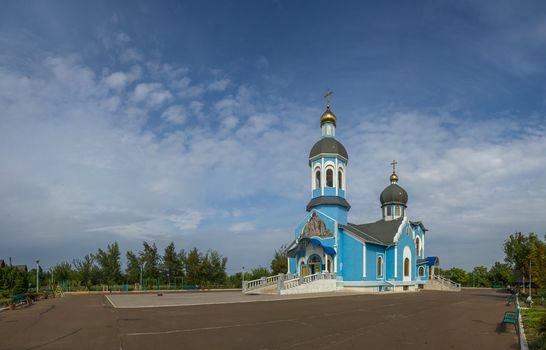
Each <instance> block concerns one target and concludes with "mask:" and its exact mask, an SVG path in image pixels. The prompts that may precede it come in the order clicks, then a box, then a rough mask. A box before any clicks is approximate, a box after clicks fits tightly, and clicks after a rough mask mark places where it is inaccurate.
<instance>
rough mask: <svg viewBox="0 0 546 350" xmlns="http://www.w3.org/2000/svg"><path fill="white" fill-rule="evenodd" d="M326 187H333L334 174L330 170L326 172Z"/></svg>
mask: <svg viewBox="0 0 546 350" xmlns="http://www.w3.org/2000/svg"><path fill="white" fill-rule="evenodd" d="M326 187H334V172H333V170H332V169H328V170H326Z"/></svg>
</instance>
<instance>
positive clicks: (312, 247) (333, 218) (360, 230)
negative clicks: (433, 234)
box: [288, 101, 437, 291]
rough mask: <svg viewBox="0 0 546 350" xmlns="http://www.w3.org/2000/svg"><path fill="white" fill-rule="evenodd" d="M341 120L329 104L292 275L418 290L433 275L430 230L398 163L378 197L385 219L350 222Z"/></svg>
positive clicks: (291, 258)
mask: <svg viewBox="0 0 546 350" xmlns="http://www.w3.org/2000/svg"><path fill="white" fill-rule="evenodd" d="M336 122H337V118H336V116H335V114H334V113H333V112H332V111H331V109H330V103H329V101H328V102H327V106H326V111H325V112H324V113H323V114H322V116H321V118H320V126H321V131H322V137H321V139H320V140H319V141H318V142H316V143H315V144H314V145H313V147H312V148H311V152H310V153H309V167H310V169H311V174H310V175H311V176H310V182H311V193H312V195H311V200H310V201H309V203H308V204H307V212H308V214H307V215H306V217H305V218H304V220H303V221H302V222H301V223H300V224H299V225H298V226H297V227H296V230H295V239H294V241H293V242H292V243H291V244H290V245H289V247H288V272H289V273H290V274H296V275H299V276H303V277H305V276H309V275H313V274H317V273H320V272H330V273H335V276H336V286H337V289H342V288H343V289H347V288H349V289H358V290H360V291H382V290H417V289H419V288H422V287H423V285H424V284H426V283H427V282H428V279H429V278H430V276H431V275H432V274H433V273H434V267H433V266H434V264H435V262H434V261H437V258H435V259H429V263H427V259H426V258H425V248H426V235H427V229H426V228H425V226H424V225H423V223H421V222H420V221H412V220H411V219H410V218H409V216H408V193H407V192H406V191H405V190H404V189H403V188H402V187H401V186H400V185H399V184H398V180H399V179H398V175H397V174H396V164H397V163H396V162H395V161H393V163H391V164H392V167H393V171H392V174H391V175H390V183H389V184H388V185H387V187H386V188H385V189H384V190H383V191H382V192H381V195H380V196H379V200H380V204H381V205H380V207H381V215H380V219H379V220H377V221H375V222H370V223H362V224H357V223H352V222H349V218H348V214H349V210H350V209H351V206H350V204H349V202H348V201H347V178H346V174H347V167H348V164H349V155H348V153H347V150H346V149H345V147H344V146H343V144H341V143H340V142H339V141H338V140H337V139H336Z"/></svg>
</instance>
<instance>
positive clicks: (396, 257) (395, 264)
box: [394, 245, 398, 278]
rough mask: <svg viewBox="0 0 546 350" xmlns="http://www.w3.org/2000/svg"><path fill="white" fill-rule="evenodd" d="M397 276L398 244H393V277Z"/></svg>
mask: <svg viewBox="0 0 546 350" xmlns="http://www.w3.org/2000/svg"><path fill="white" fill-rule="evenodd" d="M397 277H398V245H395V246H394V278H397Z"/></svg>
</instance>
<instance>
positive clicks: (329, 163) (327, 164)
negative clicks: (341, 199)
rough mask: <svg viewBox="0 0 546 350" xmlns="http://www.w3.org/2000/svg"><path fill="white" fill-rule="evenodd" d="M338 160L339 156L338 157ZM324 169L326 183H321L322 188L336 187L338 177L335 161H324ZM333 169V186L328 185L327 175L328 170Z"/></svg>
mask: <svg viewBox="0 0 546 350" xmlns="http://www.w3.org/2000/svg"><path fill="white" fill-rule="evenodd" d="M336 160H337V158H336ZM323 169H324V171H323V173H324V175H323V178H324V184H321V185H322V188H335V187H336V182H335V181H336V179H335V175H336V165H335V163H334V162H332V161H331V160H329V161H327V162H325V163H324V167H323ZM329 169H330V170H332V187H330V186H328V182H327V180H326V179H327V177H326V173H327V172H328V170H329Z"/></svg>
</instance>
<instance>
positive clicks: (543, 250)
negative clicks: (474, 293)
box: [438, 232, 546, 289]
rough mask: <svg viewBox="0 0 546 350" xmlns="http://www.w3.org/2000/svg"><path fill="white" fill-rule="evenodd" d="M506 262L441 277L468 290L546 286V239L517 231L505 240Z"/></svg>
mask: <svg viewBox="0 0 546 350" xmlns="http://www.w3.org/2000/svg"><path fill="white" fill-rule="evenodd" d="M503 249H504V253H505V258H504V262H498V261H497V262H495V264H494V265H493V266H491V268H489V269H487V267H485V266H477V267H474V269H473V270H472V271H470V272H467V271H465V270H463V269H461V268H457V267H453V268H450V269H447V270H442V269H439V271H438V272H439V274H440V275H441V276H443V277H446V278H449V279H450V280H452V281H454V282H457V283H460V284H461V285H462V286H464V287H498V286H502V287H505V286H515V285H520V284H522V282H523V281H525V282H526V285H528V283H529V281H532V286H533V288H536V289H544V288H545V287H546V236H545V240H544V241H543V240H541V239H540V237H538V236H537V235H536V234H535V233H532V232H531V233H528V234H523V233H521V232H516V233H514V234H511V235H510V236H509V237H508V239H506V240H505V241H504V244H503Z"/></svg>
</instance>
